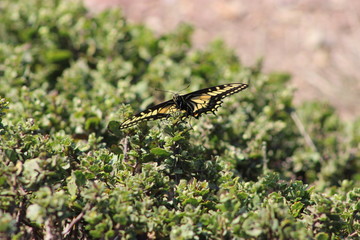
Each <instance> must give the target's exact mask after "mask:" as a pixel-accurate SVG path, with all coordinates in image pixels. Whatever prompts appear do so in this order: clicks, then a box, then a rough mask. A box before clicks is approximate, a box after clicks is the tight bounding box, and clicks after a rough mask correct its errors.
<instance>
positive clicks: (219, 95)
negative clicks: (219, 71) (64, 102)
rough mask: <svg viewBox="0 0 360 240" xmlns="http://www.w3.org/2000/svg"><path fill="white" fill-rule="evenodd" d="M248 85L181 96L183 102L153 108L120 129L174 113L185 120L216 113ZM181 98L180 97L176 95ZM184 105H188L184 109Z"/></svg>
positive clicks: (231, 85)
mask: <svg viewBox="0 0 360 240" xmlns="http://www.w3.org/2000/svg"><path fill="white" fill-rule="evenodd" d="M247 87H248V85H247V84H243V83H230V84H224V85H220V86H216V87H211V88H205V89H201V90H198V91H195V92H192V93H188V94H185V95H182V96H180V97H181V98H177V99H181V101H176V102H175V101H174V100H169V101H166V102H163V103H160V104H159V105H156V106H153V107H151V108H148V109H146V110H145V111H143V112H140V113H138V114H136V115H135V116H133V117H132V118H130V119H128V120H126V121H125V122H123V123H122V124H121V125H120V127H119V128H120V129H123V128H127V127H131V126H133V125H135V124H136V123H139V122H142V121H147V120H155V119H161V118H167V117H170V116H171V114H172V113H175V112H180V113H181V114H182V118H181V119H184V118H186V117H189V116H193V117H195V118H198V117H200V115H201V114H203V113H207V112H213V113H214V112H215V111H216V110H217V108H218V107H220V105H221V103H222V99H223V98H225V97H227V96H230V95H232V94H234V93H237V92H239V91H242V90H244V89H245V88H247ZM176 96H179V95H176ZM184 104H185V105H187V107H186V108H184Z"/></svg>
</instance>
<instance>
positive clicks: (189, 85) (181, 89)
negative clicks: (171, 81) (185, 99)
mask: <svg viewBox="0 0 360 240" xmlns="http://www.w3.org/2000/svg"><path fill="white" fill-rule="evenodd" d="M189 87H190V83H189V84H188V85H187V87H186V88H183V89H181V90H180V92H182V91H184V90H186V89H188V88H189Z"/></svg>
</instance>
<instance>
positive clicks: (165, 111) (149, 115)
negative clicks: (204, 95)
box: [119, 100, 178, 129]
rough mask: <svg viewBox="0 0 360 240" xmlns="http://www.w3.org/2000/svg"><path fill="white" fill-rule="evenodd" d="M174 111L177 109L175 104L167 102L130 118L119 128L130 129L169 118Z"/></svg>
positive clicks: (170, 101) (171, 101)
mask: <svg viewBox="0 0 360 240" xmlns="http://www.w3.org/2000/svg"><path fill="white" fill-rule="evenodd" d="M176 111H178V109H177V108H176V104H175V103H174V101H173V100H169V101H166V102H163V103H160V104H158V105H156V106H153V107H150V108H148V109H146V110H144V111H142V112H140V113H138V114H136V115H134V116H133V117H132V118H130V119H128V120H126V121H125V122H123V123H122V124H121V125H120V127H119V128H120V129H124V128H128V127H131V126H133V125H135V124H136V123H139V122H143V121H148V120H155V119H161V118H167V117H169V116H170V114H171V113H173V112H176Z"/></svg>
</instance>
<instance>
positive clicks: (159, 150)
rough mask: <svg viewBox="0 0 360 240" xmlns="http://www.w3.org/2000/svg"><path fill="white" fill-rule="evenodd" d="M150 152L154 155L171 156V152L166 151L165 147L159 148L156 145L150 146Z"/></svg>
mask: <svg viewBox="0 0 360 240" xmlns="http://www.w3.org/2000/svg"><path fill="white" fill-rule="evenodd" d="M150 152H151V153H152V154H154V155H157V156H160V157H168V156H171V153H170V152H168V151H166V150H165V149H163V148H159V147H156V148H152V149H151V150H150Z"/></svg>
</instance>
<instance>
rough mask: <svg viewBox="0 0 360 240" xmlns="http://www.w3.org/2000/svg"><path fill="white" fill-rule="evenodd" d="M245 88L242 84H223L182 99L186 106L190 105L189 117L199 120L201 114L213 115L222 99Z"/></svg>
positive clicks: (187, 95) (245, 85)
mask: <svg viewBox="0 0 360 240" xmlns="http://www.w3.org/2000/svg"><path fill="white" fill-rule="evenodd" d="M247 87H248V85H247V84H243V83H231V84H224V85H220V86H216V87H211V88H205V89H202V90H199V91H195V92H192V93H189V94H186V95H184V96H183V97H184V99H185V100H186V101H187V102H188V104H191V105H192V108H193V112H192V114H191V116H193V117H195V118H199V117H200V116H201V114H203V113H208V112H213V113H215V111H216V110H217V109H218V108H219V107H220V105H221V104H222V99H223V98H225V97H227V96H230V95H232V94H234V93H237V92H239V91H242V90H244V89H245V88H247Z"/></svg>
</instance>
